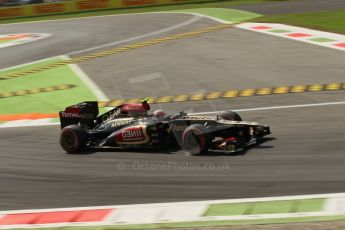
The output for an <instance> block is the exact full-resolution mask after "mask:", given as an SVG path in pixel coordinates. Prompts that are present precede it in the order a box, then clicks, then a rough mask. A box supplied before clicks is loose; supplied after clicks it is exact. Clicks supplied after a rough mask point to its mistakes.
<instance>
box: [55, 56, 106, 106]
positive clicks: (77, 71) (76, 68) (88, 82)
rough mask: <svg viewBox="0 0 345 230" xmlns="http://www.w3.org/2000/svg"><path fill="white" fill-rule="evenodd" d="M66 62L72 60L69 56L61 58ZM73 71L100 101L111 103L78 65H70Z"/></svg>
mask: <svg viewBox="0 0 345 230" xmlns="http://www.w3.org/2000/svg"><path fill="white" fill-rule="evenodd" d="M61 57H62V59H64V60H71V59H70V58H69V57H68V56H61ZM68 66H69V67H70V68H71V69H72V71H73V72H74V73H75V74H76V75H77V76H78V77H79V79H80V80H81V81H82V82H84V83H85V85H86V86H87V87H88V88H89V89H90V90H91V92H92V93H93V94H94V95H95V96H96V98H97V100H99V101H109V98H108V97H107V96H106V95H105V94H104V93H103V91H102V90H101V89H100V88H99V87H98V86H97V85H96V83H95V82H94V81H92V79H91V78H90V77H89V76H88V75H87V74H86V73H85V72H84V71H83V70H82V69H81V68H80V67H79V66H78V65H77V64H68Z"/></svg>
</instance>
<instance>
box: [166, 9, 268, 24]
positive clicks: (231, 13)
mask: <svg viewBox="0 0 345 230" xmlns="http://www.w3.org/2000/svg"><path fill="white" fill-rule="evenodd" d="M172 12H182V13H183V12H185V13H197V14H203V15H206V16H211V17H215V18H218V19H221V20H224V21H228V22H235V23H237V22H243V21H248V20H251V19H254V18H258V17H261V16H262V15H261V14H256V13H251V12H247V11H242V10H234V9H225V8H197V9H188V10H174V11H172Z"/></svg>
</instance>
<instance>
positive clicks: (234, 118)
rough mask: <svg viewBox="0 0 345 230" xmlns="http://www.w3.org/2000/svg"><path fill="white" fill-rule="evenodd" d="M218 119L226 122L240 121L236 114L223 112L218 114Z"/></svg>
mask: <svg viewBox="0 0 345 230" xmlns="http://www.w3.org/2000/svg"><path fill="white" fill-rule="evenodd" d="M219 117H221V118H223V119H224V120H228V121H242V118H241V116H240V115H238V113H235V112H233V111H224V112H222V113H220V114H219Z"/></svg>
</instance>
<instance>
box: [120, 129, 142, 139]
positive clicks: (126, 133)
mask: <svg viewBox="0 0 345 230" xmlns="http://www.w3.org/2000/svg"><path fill="white" fill-rule="evenodd" d="M116 139H117V141H119V142H122V141H128V142H131V141H142V140H145V135H144V133H143V129H142V127H129V128H125V129H123V130H121V131H120V133H119V135H117V138H116Z"/></svg>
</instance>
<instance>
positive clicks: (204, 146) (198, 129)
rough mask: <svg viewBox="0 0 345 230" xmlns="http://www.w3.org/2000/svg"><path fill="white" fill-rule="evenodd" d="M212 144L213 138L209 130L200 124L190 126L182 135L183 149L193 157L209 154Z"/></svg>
mask: <svg viewBox="0 0 345 230" xmlns="http://www.w3.org/2000/svg"><path fill="white" fill-rule="evenodd" d="M210 143H211V138H210V135H209V134H208V130H207V128H206V127H205V126H203V125H200V124H195V125H191V126H189V127H188V128H186V129H185V130H184V132H183V134H182V141H181V144H182V149H184V150H186V151H188V152H190V153H191V154H192V155H199V154H205V153H207V151H208V148H209V146H210Z"/></svg>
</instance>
